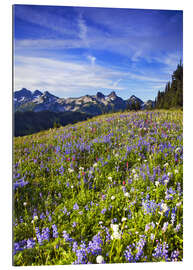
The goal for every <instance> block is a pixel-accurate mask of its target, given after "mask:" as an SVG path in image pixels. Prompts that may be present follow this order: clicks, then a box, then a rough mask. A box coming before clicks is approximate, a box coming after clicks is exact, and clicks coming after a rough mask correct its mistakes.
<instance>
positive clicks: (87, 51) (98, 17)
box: [14, 5, 182, 96]
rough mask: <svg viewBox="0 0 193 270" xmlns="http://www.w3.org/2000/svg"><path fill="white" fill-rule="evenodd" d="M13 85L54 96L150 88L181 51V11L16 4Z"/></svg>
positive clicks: (162, 77)
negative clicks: (104, 90)
mask: <svg viewBox="0 0 193 270" xmlns="http://www.w3.org/2000/svg"><path fill="white" fill-rule="evenodd" d="M14 33H15V37H14V44H15V46H14V49H15V89H19V88H21V87H27V88H30V89H32V90H33V89H36V88H41V89H43V90H44V89H45V88H46V89H47V90H51V91H53V92H55V93H56V94H57V95H59V96H67V95H71V94H72V93H74V95H76V94H77V95H78V93H80V92H81V91H82V92H84V93H83V94H86V93H89V92H92V91H96V90H97V89H98V88H102V89H104V88H105V89H107V88H108V89H109V88H111V89H113V88H116V90H120V91H122V92H124V91H125V93H126V92H127V89H128V88H132V89H134V90H136V91H140V89H141V91H142V92H143V95H144V96H145V95H146V93H147V91H149V93H150V90H148V89H150V88H151V87H152V88H153V87H154V88H153V89H155V90H154V91H153V90H152V92H151V94H152V95H153V93H154V92H155V91H156V89H158V86H162V85H163V87H164V84H165V82H167V81H168V80H169V79H170V78H171V77H170V76H171V73H172V72H173V71H174V70H175V68H176V66H177V64H178V63H179V60H180V57H181V55H182V13H181V12H177V11H159V10H154V11H150V10H149V11H148V10H130V9H107V8H82V7H49V6H45V7H43V6H41V7H40V6H30V5H28V6H27V5H23V6H16V7H15V32H14Z"/></svg>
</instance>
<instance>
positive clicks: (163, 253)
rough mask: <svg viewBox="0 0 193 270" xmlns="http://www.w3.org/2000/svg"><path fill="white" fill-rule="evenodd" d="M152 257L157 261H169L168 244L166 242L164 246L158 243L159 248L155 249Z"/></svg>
mask: <svg viewBox="0 0 193 270" xmlns="http://www.w3.org/2000/svg"><path fill="white" fill-rule="evenodd" d="M152 256H153V257H155V258H156V259H165V260H166V261H168V244H167V243H166V242H164V243H163V244H160V243H159V242H158V244H157V246H156V247H155V249H154V253H152Z"/></svg>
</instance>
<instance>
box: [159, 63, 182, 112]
mask: <svg viewBox="0 0 193 270" xmlns="http://www.w3.org/2000/svg"><path fill="white" fill-rule="evenodd" d="M155 108H156V109H170V108H183V65H182V63H181V61H180V64H178V66H177V69H176V70H175V71H174V72H173V74H172V81H171V82H168V83H167V84H166V87H165V90H164V91H163V92H161V91H159V92H158V95H157V97H156V99H155Z"/></svg>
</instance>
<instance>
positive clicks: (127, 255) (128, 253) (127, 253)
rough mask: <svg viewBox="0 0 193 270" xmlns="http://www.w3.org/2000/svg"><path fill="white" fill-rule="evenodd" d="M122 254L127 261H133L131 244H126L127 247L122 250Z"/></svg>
mask: <svg viewBox="0 0 193 270" xmlns="http://www.w3.org/2000/svg"><path fill="white" fill-rule="evenodd" d="M124 256H125V259H126V261H127V262H134V258H133V255H132V251H131V246H127V249H126V250H125V252H124Z"/></svg>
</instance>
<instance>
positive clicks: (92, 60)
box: [87, 55, 96, 66]
mask: <svg viewBox="0 0 193 270" xmlns="http://www.w3.org/2000/svg"><path fill="white" fill-rule="evenodd" d="M87 58H88V59H89V60H90V62H91V65H92V66H94V64H95V61H96V57H94V56H92V55H88V56H87Z"/></svg>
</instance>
